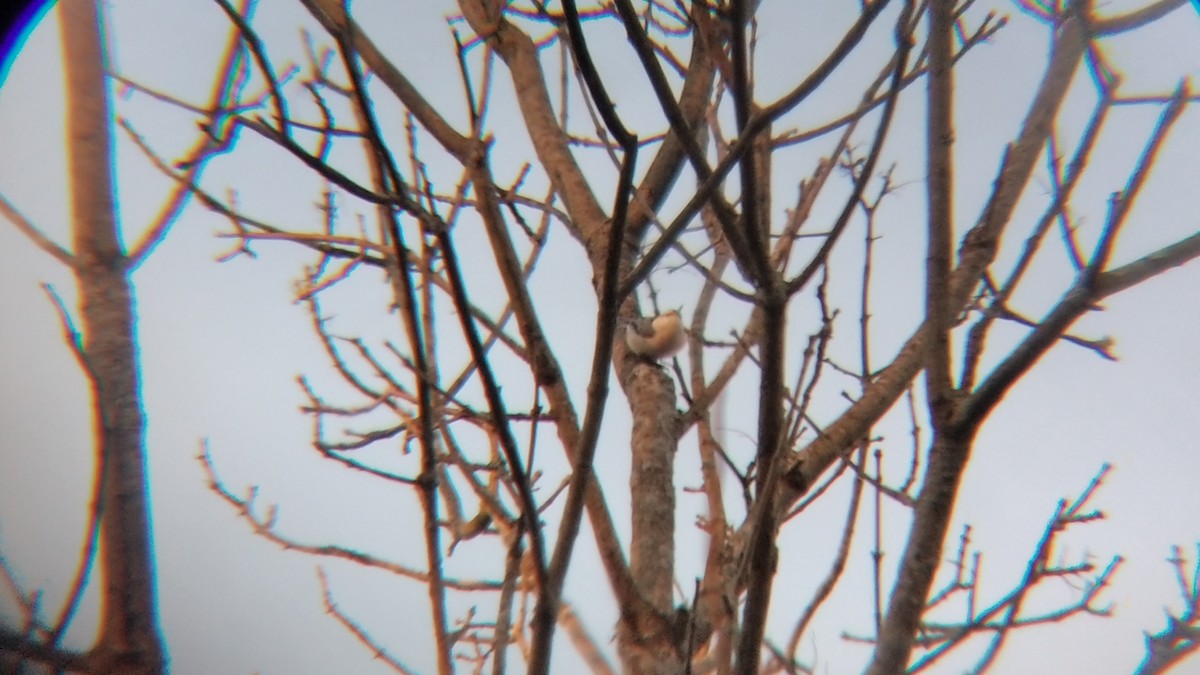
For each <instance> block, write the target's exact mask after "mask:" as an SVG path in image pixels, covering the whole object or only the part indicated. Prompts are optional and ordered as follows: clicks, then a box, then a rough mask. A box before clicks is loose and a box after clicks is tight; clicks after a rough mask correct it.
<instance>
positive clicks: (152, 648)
mask: <svg viewBox="0 0 1200 675" xmlns="http://www.w3.org/2000/svg"><path fill="white" fill-rule="evenodd" d="M59 7H60V8H61V12H60V14H61V22H62V42H63V56H64V64H65V69H66V77H67V96H66V100H67V138H68V141H67V142H68V164H69V171H70V181H71V182H70V188H71V209H72V234H73V240H74V249H75V274H76V280H77V283H78V287H79V297H80V306H81V315H82V316H81V323H82V329H83V345H82V347H83V351H84V357H85V359H86V363H87V366H88V371H89V372H88V376H89V378H90V380H91V384H92V395H93V401H94V412H93V415H94V419H95V434H96V436H95V438H96V442H97V454H98V457H97V470H98V471H101V472H103V481H102V484H101V494H100V500H99V504H100V508H101V516H100V542H101V544H100V551H101V555H100V575H101V579H102V583H103V600H102V603H103V608H102V627H101V631H100V636H99V638H98V641H97V642H96V645H95V646H94V647H93V650H92V653H91V657H90V660H91V663H92V669H93V670H94V671H96V672H103V673H161V672H162V671H163V667H164V649H163V646H162V637H161V634H160V632H159V628H158V617H157V613H156V609H155V590H154V559H153V554H152V549H151V535H150V514H149V505H148V503H147V497H148V495H147V484H146V466H145V462H146V457H145V449H144V440H145V420H144V419H143V416H142V406H141V394H140V391H139V381H138V361H137V341H136V337H135V327H134V310H133V292H132V288H131V287H130V283H129V270H128V265H127V259H126V257H125V255H124V252H123V250H122V244H121V240H120V234H119V231H118V229H117V228H118V225H117V219H116V209H115V205H114V193H113V182H112V175H111V173H110V172H111V168H110V167H111V166H112V147H111V146H112V139H111V135H110V134H111V111H110V110H109V103H108V91H107V87H106V83H105V79H104V78H105V75H104V63H105V59H104V53H103V49H102V47H101V44H100V30H99V16H98V12H97V7H96V3H95V2H94V0H66V1H65V2H62V3H61V4H60V5H59Z"/></svg>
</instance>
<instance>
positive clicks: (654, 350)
mask: <svg viewBox="0 0 1200 675" xmlns="http://www.w3.org/2000/svg"><path fill="white" fill-rule="evenodd" d="M685 342H687V334H686V332H685V331H684V328H683V317H681V316H679V311H678V310H674V309H672V310H668V311H666V312H663V313H662V314H659V315H658V316H655V317H652V318H644V319H636V320H634V321H631V322H629V323H628V324H627V325H626V326H625V346H626V347H628V348H629V351H630V352H632V353H633V354H635V355H636V356H638V357H641V358H643V359H646V360H648V361H658V360H659V359H664V358H666V357H668V356H670V355H672V354H674V353H675V352H677V351H679V350H680V349H682V348H683V345H684V343H685Z"/></svg>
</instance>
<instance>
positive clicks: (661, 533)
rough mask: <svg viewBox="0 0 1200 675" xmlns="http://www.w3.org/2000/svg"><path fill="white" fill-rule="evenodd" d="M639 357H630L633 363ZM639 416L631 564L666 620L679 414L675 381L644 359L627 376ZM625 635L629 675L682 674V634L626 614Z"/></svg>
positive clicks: (621, 635) (621, 633)
mask: <svg viewBox="0 0 1200 675" xmlns="http://www.w3.org/2000/svg"><path fill="white" fill-rule="evenodd" d="M632 360H633V359H632V358H631V359H629V360H628V361H627V362H626V363H627V364H628V363H629V362H631V361H632ZM621 380H622V383H623V385H624V388H625V393H626V396H627V398H628V399H629V409H630V412H631V414H632V416H633V434H632V436H631V443H630V472H629V494H630V511H631V513H632V517H633V523H632V525H633V527H632V532H631V537H630V551H629V565H630V571H631V572H632V574H633V578H634V583H635V584H636V586H637V589H638V591H639V593H640V595H641V596H642V597H643V598H645V599H646V600H647V601H648V602H649V603H650V605H652V606H653V608H654V610H656V611H657V612H658V613H659V614H660V615H666V616H669V615H671V614H672V612H673V603H672V598H673V591H674V584H675V482H674V473H675V452H676V449H677V448H678V442H677V437H678V427H679V415H678V413H677V411H676V409H675V384H674V382H673V381H672V380H671V377H670V376H669V375H667V373H666V372H665V371H663V370H662V369H661V368H659V367H658V366H654V365H650V364H647V363H642V362H637V363H636V365H633V366H632V367H631V368H629V369H628V370H627V371H626V374H625V377H622V378H621ZM622 614H623V620H622V621H621V624H620V627H619V630H618V641H619V644H620V653H621V658H622V660H623V662H624V666H625V671H626V672H634V673H678V672H682V668H683V663H682V660H681V657H680V651H681V650H680V639H679V638H680V636H679V635H676V634H675V631H671V630H665V631H664V628H670V627H669V626H664V625H663V624H662V623H661V622H647V621H643V620H642V619H641V618H639V617H636V616H632V615H630V613H629V612H628V611H623V612H622Z"/></svg>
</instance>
